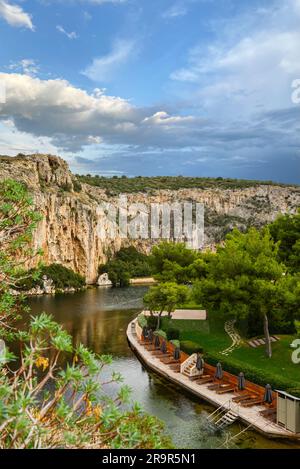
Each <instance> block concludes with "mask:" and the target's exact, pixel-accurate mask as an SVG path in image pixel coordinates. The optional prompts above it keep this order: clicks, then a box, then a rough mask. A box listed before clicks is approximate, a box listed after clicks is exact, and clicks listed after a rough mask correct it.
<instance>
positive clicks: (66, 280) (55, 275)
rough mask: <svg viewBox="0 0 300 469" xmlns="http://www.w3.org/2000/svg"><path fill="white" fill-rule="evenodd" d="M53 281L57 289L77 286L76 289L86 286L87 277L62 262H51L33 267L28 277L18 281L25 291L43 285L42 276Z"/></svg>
mask: <svg viewBox="0 0 300 469" xmlns="http://www.w3.org/2000/svg"><path fill="white" fill-rule="evenodd" d="M44 275H45V276H46V277H47V278H49V279H51V280H52V281H53V284H54V286H55V288H56V289H58V290H63V289H65V288H75V289H76V290H78V289H80V288H83V287H84V286H85V278H84V277H83V276H82V275H80V274H77V273H76V272H74V271H73V270H71V269H68V268H67V267H64V266H63V265H61V264H51V265H48V266H43V267H41V268H40V269H31V270H29V271H28V275H27V278H25V279H22V280H21V281H20V282H19V283H18V287H19V288H20V289H21V290H23V291H28V290H31V289H32V288H35V287H37V286H42V284H43V280H42V277H43V276H44Z"/></svg>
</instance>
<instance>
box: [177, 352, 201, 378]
mask: <svg viewBox="0 0 300 469" xmlns="http://www.w3.org/2000/svg"><path fill="white" fill-rule="evenodd" d="M196 360H197V354H196V353H193V355H190V356H189V357H188V358H187V359H186V360H185V361H184V362H183V363H181V365H180V373H184V372H185V371H187V369H188V368H189V366H190V365H195V364H196Z"/></svg>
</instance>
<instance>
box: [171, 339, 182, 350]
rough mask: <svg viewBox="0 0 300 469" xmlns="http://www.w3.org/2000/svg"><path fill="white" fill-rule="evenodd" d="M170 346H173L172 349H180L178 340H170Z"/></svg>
mask: <svg viewBox="0 0 300 469" xmlns="http://www.w3.org/2000/svg"><path fill="white" fill-rule="evenodd" d="M170 342H171V344H173V345H174V347H178V348H180V342H179V340H170Z"/></svg>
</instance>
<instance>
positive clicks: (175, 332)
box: [167, 327, 180, 340]
mask: <svg viewBox="0 0 300 469" xmlns="http://www.w3.org/2000/svg"><path fill="white" fill-rule="evenodd" d="M167 338H168V340H179V338H180V331H179V329H177V328H176V327H169V328H168V329H167Z"/></svg>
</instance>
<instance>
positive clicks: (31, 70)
mask: <svg viewBox="0 0 300 469" xmlns="http://www.w3.org/2000/svg"><path fill="white" fill-rule="evenodd" d="M8 69H9V70H13V71H15V72H19V71H21V72H22V73H24V74H25V75H29V76H35V75H36V74H37V73H38V72H39V69H40V67H39V65H38V64H37V63H36V61H35V60H33V59H22V60H20V61H19V62H15V63H11V64H10V65H9V66H8Z"/></svg>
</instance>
